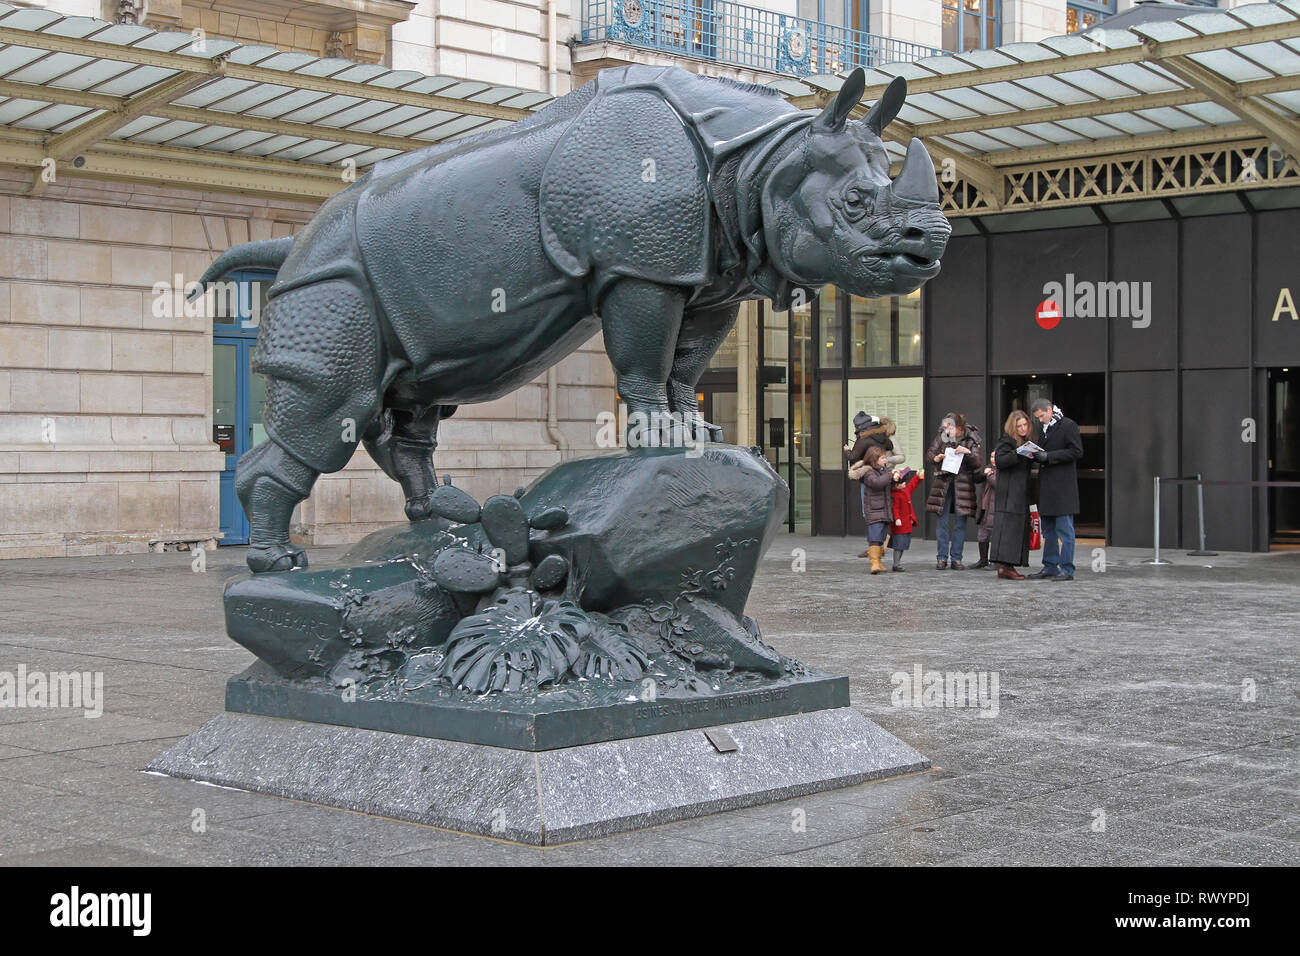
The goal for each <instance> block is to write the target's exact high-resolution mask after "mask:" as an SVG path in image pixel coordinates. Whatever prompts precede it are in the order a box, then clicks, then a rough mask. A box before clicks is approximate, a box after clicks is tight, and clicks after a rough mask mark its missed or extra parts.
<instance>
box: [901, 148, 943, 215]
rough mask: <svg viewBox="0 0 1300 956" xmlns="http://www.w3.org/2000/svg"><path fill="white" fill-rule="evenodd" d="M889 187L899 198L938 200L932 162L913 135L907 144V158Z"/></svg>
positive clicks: (928, 201) (925, 200) (934, 201)
mask: <svg viewBox="0 0 1300 956" xmlns="http://www.w3.org/2000/svg"><path fill="white" fill-rule="evenodd" d="M889 189H890V192H892V193H893V194H894V195H895V196H897V197H898V198H900V199H911V200H913V201H914V202H926V203H930V202H933V203H937V202H938V201H939V186H938V184H937V183H936V182H935V181H934V163H933V162H932V161H931V160H930V154H929V153H927V152H926V151H925V147H924V146H922V145H921V141H920V140H919V139H917V138H916V137H915V136H913V137H912V141H911V142H910V143H908V144H907V158H906V159H904V160H903V168H902V169H900V170H899V171H898V178H897V179H895V180H894V182H893V183H892V184H891V185H890V187H889Z"/></svg>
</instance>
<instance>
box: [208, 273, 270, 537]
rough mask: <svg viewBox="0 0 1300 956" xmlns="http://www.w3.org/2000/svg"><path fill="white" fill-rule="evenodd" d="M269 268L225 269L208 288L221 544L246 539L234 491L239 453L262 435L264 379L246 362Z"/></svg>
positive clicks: (245, 522) (244, 521)
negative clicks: (214, 287) (224, 276)
mask: <svg viewBox="0 0 1300 956" xmlns="http://www.w3.org/2000/svg"><path fill="white" fill-rule="evenodd" d="M274 280H275V274H274V273H271V272H266V271H262V270H251V269H250V270H242V271H239V272H234V273H231V275H230V276H229V278H228V280H227V282H228V283H230V284H229V285H227V287H226V289H223V290H219V293H220V294H219V293H218V292H214V293H213V294H212V299H211V302H212V440H213V441H214V442H215V443H216V444H217V446H218V447H219V448H220V449H221V450H222V451H223V452H225V453H226V467H225V470H224V471H222V473H221V482H220V495H221V533H222V539H221V543H222V544H247V543H248V531H249V528H248V519H247V518H246V517H245V515H244V509H243V507H242V506H241V505H240V503H239V499H238V497H236V495H235V464H236V462H238V461H239V456H240V455H242V454H243V453H244V452H246V451H248V450H249V449H250V448H252V447H253V446H254V445H256V444H258V443H259V442H261V441H262V440H263V439H264V438H266V430H265V429H264V428H263V427H262V407H263V406H264V405H265V404H266V381H265V380H264V379H263V378H262V376H261V375H257V374H255V373H254V372H253V371H252V370H251V369H250V368H249V361H250V359H251V356H252V352H253V347H254V346H255V345H256V344H257V327H258V320H259V318H260V316H261V315H262V308H261V306H262V304H263V303H264V302H265V300H266V290H267V289H269V288H270V287H271V283H272V282H273V281H274Z"/></svg>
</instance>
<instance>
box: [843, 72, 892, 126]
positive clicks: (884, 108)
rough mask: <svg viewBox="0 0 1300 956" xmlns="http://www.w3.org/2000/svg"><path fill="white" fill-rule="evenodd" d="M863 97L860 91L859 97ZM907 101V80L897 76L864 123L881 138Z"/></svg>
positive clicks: (886, 88)
mask: <svg viewBox="0 0 1300 956" xmlns="http://www.w3.org/2000/svg"><path fill="white" fill-rule="evenodd" d="M864 79H865V77H864ZM845 85H846V86H847V85H848V84H847V83H846V84H845ZM861 95H862V92H861V91H860V90H859V91H858V96H861ZM905 99H907V80H905V79H903V78H902V77H901V76H896V77H894V78H893V79H892V80H890V81H889V85H888V86H887V87H885V92H884V94H883V95H882V96H881V97H880V99H878V100H876V105H875V106H873V107H871V111H870V112H869V113H867V116H866V119H865V120H863V122H864V123H866V124H867V126H868V127H870V129H871V131H872V132H873V133H875V134H876V135H877V136H879V135H880V133H881V131H882V130H884V128H885V127H886V126H888V125H889V124H890V123H892V122H893V121H894V117H895V116H897V115H898V111H899V110H901V109H902V108H903V100H905Z"/></svg>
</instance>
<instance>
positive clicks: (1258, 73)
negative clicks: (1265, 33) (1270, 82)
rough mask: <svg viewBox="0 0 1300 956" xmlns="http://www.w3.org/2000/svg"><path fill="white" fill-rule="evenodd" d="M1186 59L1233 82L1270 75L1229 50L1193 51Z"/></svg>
mask: <svg viewBox="0 0 1300 956" xmlns="http://www.w3.org/2000/svg"><path fill="white" fill-rule="evenodd" d="M1188 59H1189V60H1192V61H1193V62H1196V63H1199V64H1200V65H1201V66H1203V67H1205V68H1206V69H1208V70H1213V71H1214V72H1215V73H1217V74H1218V75H1219V76H1222V77H1224V78H1225V79H1228V80H1231V81H1232V82H1233V83H1244V82H1246V81H1247V80H1262V79H1264V78H1265V77H1267V76H1270V75H1271V74H1270V73H1269V72H1268V71H1267V70H1265V69H1264V68H1263V67H1260V66H1256V65H1255V64H1254V63H1251V62H1250V61H1249V60H1247V59H1245V58H1243V57H1240V56H1237V54H1235V53H1233V52H1232V51H1231V50H1207V51H1206V52H1204V53H1193V54H1192V55H1191V56H1189V57H1188Z"/></svg>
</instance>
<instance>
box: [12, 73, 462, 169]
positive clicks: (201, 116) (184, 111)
mask: <svg viewBox="0 0 1300 956" xmlns="http://www.w3.org/2000/svg"><path fill="white" fill-rule="evenodd" d="M204 80H205V81H206V80H207V77H204ZM0 96H8V97H13V98H15V99H22V100H35V101H37V102H39V103H67V104H69V105H71V106H84V107H86V108H87V109H93V110H105V111H110V110H116V109H120V108H121V106H122V105H123V104H124V103H125V102H126V100H125V99H124V98H122V97H119V96H107V95H105V94H103V93H81V92H78V91H76V90H61V89H57V88H55V87H45V86H33V85H31V84H28V83H12V82H8V81H4V80H0ZM141 115H148V116H157V117H159V118H160V119H170V120H179V121H181V122H183V123H197V124H199V125H201V126H226V127H229V128H231V129H244V130H253V131H255V132H259V133H271V134H273V135H276V136H300V137H302V138H303V139H319V140H323V141H325V142H330V143H346V144H348V145H350V146H367V147H370V148H371V149H395V150H397V151H398V152H402V153H405V152H409V151H410V150H411V149H412V148H413V147H414V148H418V147H420V146H430V145H433V143H435V142H437V140H423V139H411V138H408V137H404V136H387V135H384V134H383V133H364V132H361V131H360V130H348V129H340V128H338V127H334V126H324V125H321V124H318V123H317V124H312V123H294V122H290V121H289V120H278V119H271V118H269V117H265V116H252V115H250V114H246V113H226V112H222V111H221V110H210V109H202V108H200V107H195V106H171V105H165V106H154V107H152V108H150V109H148V110H146V111H145V113H143V114H141Z"/></svg>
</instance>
